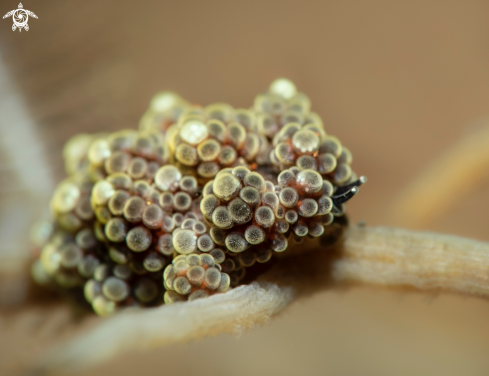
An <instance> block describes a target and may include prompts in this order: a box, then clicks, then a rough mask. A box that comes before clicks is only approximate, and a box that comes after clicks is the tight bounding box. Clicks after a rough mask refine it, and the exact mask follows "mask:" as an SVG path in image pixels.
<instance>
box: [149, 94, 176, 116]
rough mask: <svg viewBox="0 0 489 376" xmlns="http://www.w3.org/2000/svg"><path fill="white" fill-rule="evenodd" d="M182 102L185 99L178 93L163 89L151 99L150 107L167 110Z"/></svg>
mask: <svg viewBox="0 0 489 376" xmlns="http://www.w3.org/2000/svg"><path fill="white" fill-rule="evenodd" d="M182 102H183V99H182V98H181V97H180V96H179V95H178V94H176V93H174V92H171V91H162V92H161V93H158V94H156V95H155V96H154V97H153V98H152V99H151V102H150V104H149V107H150V108H151V109H152V110H155V111H157V112H166V111H169V110H171V109H173V108H174V107H175V106H177V105H179V104H181V103H182Z"/></svg>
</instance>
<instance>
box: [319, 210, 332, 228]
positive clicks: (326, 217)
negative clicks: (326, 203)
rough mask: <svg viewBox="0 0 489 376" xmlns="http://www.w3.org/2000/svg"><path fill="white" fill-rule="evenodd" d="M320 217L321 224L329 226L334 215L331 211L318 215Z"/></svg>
mask: <svg viewBox="0 0 489 376" xmlns="http://www.w3.org/2000/svg"><path fill="white" fill-rule="evenodd" d="M320 219H321V224H322V225H323V226H329V225H330V224H331V223H333V221H334V215H333V214H331V213H328V214H326V215H322V216H321V217H320Z"/></svg>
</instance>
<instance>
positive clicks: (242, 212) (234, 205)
mask: <svg viewBox="0 0 489 376" xmlns="http://www.w3.org/2000/svg"><path fill="white" fill-rule="evenodd" d="M227 208H228V211H229V215H230V216H231V218H232V219H233V221H234V223H236V224H244V223H246V222H248V221H249V220H250V219H251V217H252V215H253V213H252V211H251V208H250V207H249V206H248V205H247V204H246V203H245V202H244V201H243V200H241V199H240V198H235V199H233V200H232V201H231V202H230V203H229V204H228V207H227ZM220 227H221V226H220Z"/></svg>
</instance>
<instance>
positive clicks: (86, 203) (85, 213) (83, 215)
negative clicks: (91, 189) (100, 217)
mask: <svg viewBox="0 0 489 376" xmlns="http://www.w3.org/2000/svg"><path fill="white" fill-rule="evenodd" d="M75 214H76V215H77V216H78V217H79V218H80V219H81V220H84V221H88V220H90V219H92V218H93V209H92V205H91V203H90V198H89V197H81V198H80V200H79V201H78V205H77V206H76V208H75Z"/></svg>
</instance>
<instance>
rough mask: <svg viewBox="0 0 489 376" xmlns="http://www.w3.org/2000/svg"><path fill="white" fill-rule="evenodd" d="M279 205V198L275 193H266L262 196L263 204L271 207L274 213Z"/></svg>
mask: <svg viewBox="0 0 489 376" xmlns="http://www.w3.org/2000/svg"><path fill="white" fill-rule="evenodd" d="M279 203H280V201H279V198H278V196H277V195H276V194H275V193H274V192H265V193H264V195H263V196H262V204H263V205H267V206H269V207H271V208H272V210H274V211H275V210H277V207H278V205H279Z"/></svg>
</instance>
